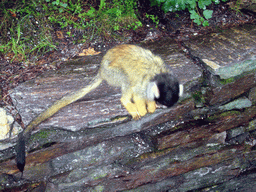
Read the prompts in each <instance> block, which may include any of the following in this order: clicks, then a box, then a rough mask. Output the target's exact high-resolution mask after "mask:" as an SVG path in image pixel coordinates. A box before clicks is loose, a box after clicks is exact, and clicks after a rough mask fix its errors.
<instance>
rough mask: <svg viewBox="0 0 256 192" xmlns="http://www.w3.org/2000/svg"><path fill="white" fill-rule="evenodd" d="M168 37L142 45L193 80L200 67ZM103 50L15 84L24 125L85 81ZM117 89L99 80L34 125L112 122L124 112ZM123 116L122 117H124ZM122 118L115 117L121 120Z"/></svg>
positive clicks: (186, 80)
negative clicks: (73, 101) (76, 99)
mask: <svg viewBox="0 0 256 192" xmlns="http://www.w3.org/2000/svg"><path fill="white" fill-rule="evenodd" d="M174 43H175V42H174V41H172V40H169V39H167V40H165V41H162V42H158V44H157V45H156V43H151V44H148V45H143V47H146V48H149V49H150V50H152V51H153V52H154V53H155V54H157V55H160V56H161V57H162V58H163V59H164V60H165V62H166V64H167V65H168V66H170V67H171V68H172V70H173V73H174V74H175V76H177V78H178V79H179V80H180V82H181V83H183V84H187V89H189V87H190V85H189V84H190V83H191V82H193V83H194V82H195V81H196V80H197V79H199V78H200V77H201V75H202V73H201V71H200V68H199V67H198V66H196V65H194V64H193V63H192V62H191V61H190V60H189V59H188V58H186V57H185V55H184V53H183V52H182V51H181V50H180V49H178V46H177V45H176V44H174ZM102 56H103V54H101V55H100V56H89V57H84V58H81V59H78V60H77V61H71V62H67V63H65V64H64V65H63V66H62V68H61V69H60V70H58V71H57V72H55V71H51V72H48V73H44V74H43V75H41V76H39V77H37V78H36V79H33V80H30V81H27V82H25V83H23V84H21V85H19V86H18V87H17V88H15V89H14V90H13V91H12V93H11V96H12V98H13V101H14V104H15V106H16V107H17V109H18V111H19V112H20V114H21V116H22V119H23V122H24V123H25V125H27V124H28V123H29V122H30V121H31V120H32V119H33V118H34V117H36V116H37V115H38V114H40V113H41V112H43V111H44V110H45V109H47V108H48V107H49V106H50V105H51V104H52V103H53V102H54V101H56V100H58V99H60V98H61V97H62V96H64V95H66V94H68V93H70V92H72V91H75V90H78V89H80V88H82V87H85V86H86V85H88V84H89V83H90V81H91V79H92V78H93V77H94V76H95V75H96V74H97V71H98V69H99V66H100V65H99V64H100V61H101V58H102ZM120 98H121V91H120V89H119V88H113V87H111V86H109V85H107V83H105V82H103V83H102V84H101V85H100V86H99V87H98V88H96V89H95V90H93V91H92V92H91V93H89V94H87V95H86V96H85V97H84V98H83V99H81V100H80V101H77V102H75V103H72V104H70V105H69V106H67V107H65V108H63V109H61V110H60V111H59V112H58V113H56V114H55V115H54V116H53V117H51V118H49V119H47V120H46V121H44V122H43V123H41V124H40V125H39V126H38V128H49V127H59V128H64V129H69V130H72V131H76V130H80V129H81V128H86V127H95V126H99V125H101V124H102V123H104V125H106V124H108V123H112V121H113V120H114V121H115V122H116V121H117V120H116V117H120V116H125V117H127V118H128V113H127V111H126V110H125V109H124V107H123V106H122V105H121V103H120ZM127 118H125V119H127ZM121 119H122V120H118V121H123V118H121Z"/></svg>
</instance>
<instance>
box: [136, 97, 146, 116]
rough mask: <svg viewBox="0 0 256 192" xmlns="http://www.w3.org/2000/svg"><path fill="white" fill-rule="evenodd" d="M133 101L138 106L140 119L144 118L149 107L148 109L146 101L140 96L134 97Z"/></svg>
mask: <svg viewBox="0 0 256 192" xmlns="http://www.w3.org/2000/svg"><path fill="white" fill-rule="evenodd" d="M133 101H134V103H135V105H136V108H137V111H138V113H139V115H140V117H143V116H144V115H146V114H147V112H148V111H147V107H146V100H145V99H142V98H141V97H140V96H138V95H133Z"/></svg>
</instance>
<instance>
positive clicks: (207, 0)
mask: <svg viewBox="0 0 256 192" xmlns="http://www.w3.org/2000/svg"><path fill="white" fill-rule="evenodd" d="M210 4H212V1H211V0H199V1H198V7H199V8H200V9H205V8H206V6H208V5H210Z"/></svg>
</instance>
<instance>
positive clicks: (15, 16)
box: [0, 0, 226, 61]
mask: <svg viewBox="0 0 256 192" xmlns="http://www.w3.org/2000/svg"><path fill="white" fill-rule="evenodd" d="M219 1H220V0H149V1H148V2H149V3H151V6H159V7H161V9H162V10H163V11H164V12H175V11H181V10H185V11H189V12H190V18H191V19H192V20H193V21H194V22H195V23H197V24H198V25H203V26H208V25H209V23H208V19H210V18H211V17H212V13H213V11H212V10H210V9H207V6H209V5H210V4H212V3H215V4H218V3H219ZM222 1H226V0H222ZM138 2H139V0H129V1H126V0H94V1H83V0H2V1H1V2H0V19H1V23H0V54H2V55H5V56H6V55H7V54H9V55H10V56H9V57H11V61H13V60H14V59H15V60H18V61H26V60H27V59H28V58H31V56H32V57H34V59H37V58H38V57H39V56H40V55H42V54H45V53H47V52H49V51H52V50H55V49H57V44H58V42H53V39H52V37H53V36H52V35H53V32H55V31H56V29H57V30H59V31H61V32H62V33H63V34H64V36H65V38H68V37H70V38H72V40H73V43H74V44H75V43H84V42H86V41H92V40H93V39H102V40H108V39H110V38H112V39H120V38H123V37H122V36H121V35H118V33H116V31H119V30H122V31H123V30H136V29H138V28H139V27H141V26H143V24H142V22H141V21H140V20H139V17H138V10H137V9H138ZM146 2H147V1H144V3H146ZM145 17H146V18H148V19H150V20H151V21H152V22H153V23H155V26H156V27H158V24H159V19H158V16H157V15H154V14H147V13H146V14H145Z"/></svg>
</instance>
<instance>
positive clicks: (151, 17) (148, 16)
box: [145, 13, 159, 28]
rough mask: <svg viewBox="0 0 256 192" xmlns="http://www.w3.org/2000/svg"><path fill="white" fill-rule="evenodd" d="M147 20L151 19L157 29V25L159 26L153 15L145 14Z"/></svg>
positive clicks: (156, 18)
mask: <svg viewBox="0 0 256 192" xmlns="http://www.w3.org/2000/svg"><path fill="white" fill-rule="evenodd" d="M145 16H146V17H147V18H149V19H151V20H152V21H153V23H155V25H156V28H158V25H159V19H158V17H157V16H155V15H149V14H147V13H146V15H145Z"/></svg>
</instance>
